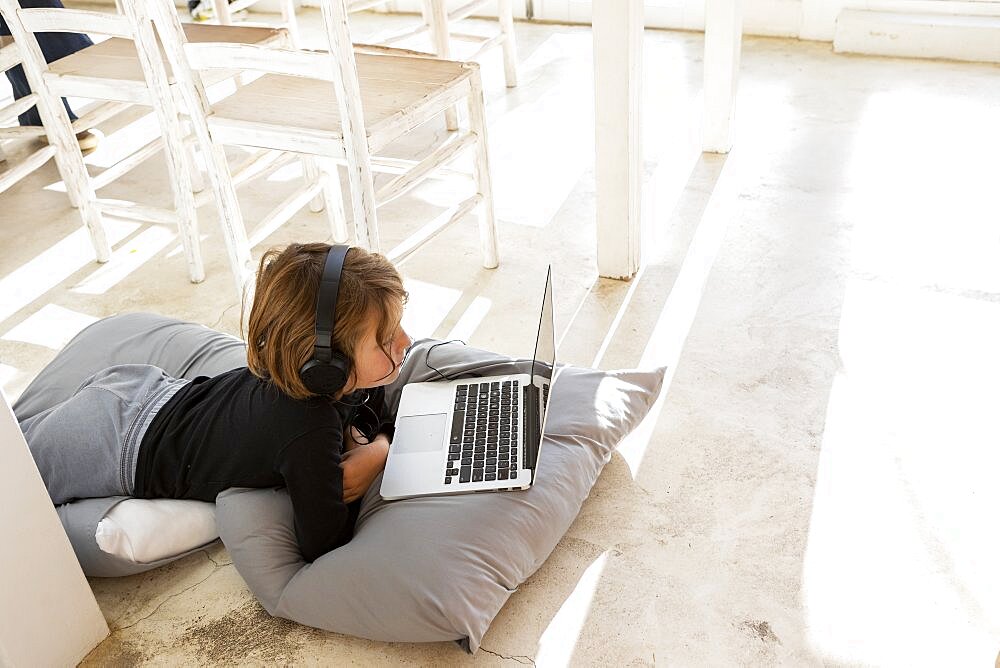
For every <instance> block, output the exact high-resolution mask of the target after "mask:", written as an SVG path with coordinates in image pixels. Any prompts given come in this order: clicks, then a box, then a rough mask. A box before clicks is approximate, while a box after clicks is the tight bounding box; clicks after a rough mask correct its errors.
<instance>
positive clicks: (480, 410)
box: [444, 380, 520, 485]
mask: <svg viewBox="0 0 1000 668" xmlns="http://www.w3.org/2000/svg"><path fill="white" fill-rule="evenodd" d="M518 385H519V383H518V381H516V380H514V381H511V380H505V381H493V382H485V383H469V384H468V385H458V386H456V388H455V413H454V417H453V418H452V423H451V440H450V441H449V445H448V463H447V464H446V465H445V472H444V484H446V485H454V484H461V483H467V482H483V481H493V480H509V479H511V478H516V477H517V471H518V468H519V462H520V459H519V458H518V443H519V442H520V439H519V438H518V433H519V432H520V429H519V425H518V416H519V414H520V412H519V411H518V397H519V396H520V392H519V390H518Z"/></svg>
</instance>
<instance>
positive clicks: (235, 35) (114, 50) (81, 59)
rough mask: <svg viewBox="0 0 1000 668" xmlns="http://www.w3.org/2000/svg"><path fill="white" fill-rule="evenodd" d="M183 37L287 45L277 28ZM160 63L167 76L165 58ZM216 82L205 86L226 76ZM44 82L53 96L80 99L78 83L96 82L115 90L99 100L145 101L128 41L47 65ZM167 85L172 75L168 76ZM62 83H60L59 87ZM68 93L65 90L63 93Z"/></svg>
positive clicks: (209, 28) (188, 28)
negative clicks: (108, 83) (47, 84)
mask: <svg viewBox="0 0 1000 668" xmlns="http://www.w3.org/2000/svg"><path fill="white" fill-rule="evenodd" d="M184 34H185V35H186V36H187V39H188V41H191V42H231V43H245V44H261V45H283V44H287V43H288V39H289V38H288V33H287V31H286V30H284V29H281V28H265V27H247V26H220V25H202V24H195V23H191V24H185V25H184ZM163 62H164V65H165V67H166V68H167V72H168V74H169V73H170V65H169V63H168V62H167V59H166V57H165V56H164V57H163ZM217 75H218V78H217V79H214V80H209V81H207V82H206V83H208V84H209V85H211V84H212V83H216V82H217V81H221V80H223V79H225V78H228V76H230V75H229V74H228V73H225V72H221V71H220V72H218V73H217ZM47 78H48V80H49V82H50V84H51V85H52V87H53V92H54V93H60V94H63V93H68V94H74V93H75V94H77V95H82V94H83V91H82V90H80V85H81V82H83V81H87V82H95V81H99V80H109V82H110V81H113V82H114V84H115V85H117V86H118V87H119V90H117V91H115V92H114V93H110V92H109V91H104V90H103V89H102V90H101V92H102V94H101V95H100V99H109V100H120V101H122V102H140V103H141V102H145V101H146V100H147V99H148V90H147V87H146V78H145V76H144V75H143V72H142V66H141V65H140V64H139V56H138V54H137V52H136V50H135V42H133V41H132V40H130V39H122V38H119V37H112V38H110V39H106V40H104V41H102V42H98V43H96V44H94V45H93V46H90V47H87V48H86V49H83V50H82V51H77V52H76V53H73V54H70V55H68V56H66V57H65V58H60V59H59V60H56V61H54V62H52V63H50V64H49V73H48V74H47ZM170 78H171V83H173V75H172V74H170ZM62 80H65V81H64V82H63V83H60V82H61V81H62ZM65 89H68V90H65Z"/></svg>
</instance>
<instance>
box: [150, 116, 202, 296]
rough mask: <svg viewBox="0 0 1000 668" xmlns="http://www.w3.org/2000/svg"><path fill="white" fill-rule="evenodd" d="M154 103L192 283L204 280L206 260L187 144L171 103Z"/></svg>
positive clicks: (179, 231)
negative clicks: (202, 255) (204, 259)
mask: <svg viewBox="0 0 1000 668" xmlns="http://www.w3.org/2000/svg"><path fill="white" fill-rule="evenodd" d="M165 106H166V105H162V104H157V105H156V107H155V112H156V115H157V118H158V120H159V121H160V128H161V132H162V135H163V144H164V146H163V154H164V156H165V157H166V159H167V170H168V172H167V173H168V174H169V175H170V182H171V186H172V187H173V191H174V209H175V210H176V212H177V232H178V235H179V236H180V238H181V245H182V246H183V248H184V257H185V258H187V263H188V277H189V278H190V279H191V282H192V283H201V282H202V281H204V280H205V264H204V262H203V261H202V257H201V241H200V239H199V238H198V210H197V206H196V205H195V201H194V184H193V183H192V180H191V170H192V169H193V167H194V165H193V163H192V156H191V155H190V152H189V151H190V146H189V145H188V143H187V141H185V136H184V133H183V132H182V130H181V119H180V118H179V117H178V116H177V115H176V114H177V112H176V111H175V109H176V108H175V107H173V106H172V105H171V106H169V107H168V108H164V107H165Z"/></svg>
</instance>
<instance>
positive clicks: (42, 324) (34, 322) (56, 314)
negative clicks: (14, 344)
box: [0, 304, 98, 368]
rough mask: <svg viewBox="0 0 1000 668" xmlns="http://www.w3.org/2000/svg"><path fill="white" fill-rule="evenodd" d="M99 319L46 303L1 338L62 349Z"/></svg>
mask: <svg viewBox="0 0 1000 668" xmlns="http://www.w3.org/2000/svg"><path fill="white" fill-rule="evenodd" d="M97 320H98V318H95V317H94V316H91V315H87V314H86V313H79V312H77V311H74V310H72V309H68V308H64V307H62V306H59V305H58V304H46V305H45V306H43V307H42V308H40V309H38V310H37V311H36V312H34V313H32V314H31V315H30V316H28V317H27V318H25V319H24V320H23V321H22V322H21V323H20V324H18V325H17V326H15V327H13V328H12V329H11V330H10V331H9V332H7V333H6V334H4V335H3V337H0V338H2V339H3V340H5V341H23V342H24V343H30V344H32V345H36V346H44V347H46V348H51V349H52V350H62V349H63V347H64V346H65V345H66V344H67V343H69V340H70V339H72V338H73V337H74V336H76V335H77V334H78V333H79V332H80V330H82V329H83V328H84V327H87V326H88V325H90V324H92V323H94V322H97ZM8 368H10V367H8Z"/></svg>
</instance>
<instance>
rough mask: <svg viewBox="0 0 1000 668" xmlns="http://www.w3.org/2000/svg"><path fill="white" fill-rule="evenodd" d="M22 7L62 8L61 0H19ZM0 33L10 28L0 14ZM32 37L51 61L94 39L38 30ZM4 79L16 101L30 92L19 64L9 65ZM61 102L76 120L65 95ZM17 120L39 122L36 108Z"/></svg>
mask: <svg viewBox="0 0 1000 668" xmlns="http://www.w3.org/2000/svg"><path fill="white" fill-rule="evenodd" d="M19 2H20V4H21V6H22V7H25V8H32V9H34V8H39V7H62V6H63V5H62V2H60V0H19ZM0 35H4V36H7V37H9V36H10V29H9V28H8V27H7V24H6V23H5V22H4V20H3V18H2V17H0ZM35 38H36V39H37V40H38V45H39V46H40V47H41V49H42V55H43V56H45V62H47V63H51V62H52V61H54V60H59V59H60V58H65V57H66V56H68V55H70V54H71V53H76V52H77V51H80V50H81V49H85V48H87V47H88V46H90V45H92V44H93V42H92V41H90V38H89V37H87V36H86V35H81V34H77V33H69V32H39V33H35ZM6 74H7V79H8V80H9V81H10V86H11V88H13V89H14V99H15V100H19V99H21V98H22V97H25V96H26V95H29V94H31V88H30V87H29V86H28V79H27V77H25V76H24V69H23V68H22V67H21V66H20V65H18V66H17V67H12V68H10V69H9V70H7V72H6ZM63 104H64V105H66V111H67V112H69V118H70V120H71V121H75V120H76V114H74V113H73V110H72V109H70V108H69V104H68V103H67V102H66V98H63ZM17 122H18V123H20V124H21V125H41V124H42V119H41V117H39V115H38V110H37V109H35V107H32V108H31V109H28V110H27V111H26V112H24V113H23V114H21V115H20V116H18V117H17Z"/></svg>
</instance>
